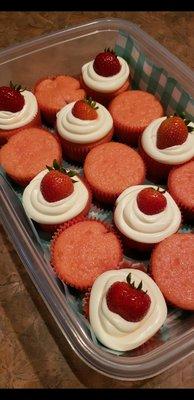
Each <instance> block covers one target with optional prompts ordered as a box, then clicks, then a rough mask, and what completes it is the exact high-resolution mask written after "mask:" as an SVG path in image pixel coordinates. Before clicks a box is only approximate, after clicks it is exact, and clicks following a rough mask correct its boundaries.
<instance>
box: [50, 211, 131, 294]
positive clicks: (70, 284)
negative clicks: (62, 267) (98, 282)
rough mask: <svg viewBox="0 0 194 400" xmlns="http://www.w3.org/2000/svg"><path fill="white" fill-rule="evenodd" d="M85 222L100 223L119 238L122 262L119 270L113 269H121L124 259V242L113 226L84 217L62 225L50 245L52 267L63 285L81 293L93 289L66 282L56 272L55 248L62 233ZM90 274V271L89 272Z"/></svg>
mask: <svg viewBox="0 0 194 400" xmlns="http://www.w3.org/2000/svg"><path fill="white" fill-rule="evenodd" d="M83 221H98V222H99V223H100V224H102V225H103V226H104V227H105V228H106V229H107V231H108V232H112V233H114V234H115V236H116V237H117V239H118V241H119V244H120V260H119V262H118V267H117V268H115V267H114V268H113V269H119V263H120V262H121V260H122V258H123V248H122V242H121V241H120V238H119V235H118V234H117V233H115V230H114V228H113V227H112V226H111V225H109V224H107V223H104V222H102V221H100V220H98V219H96V218H88V217H83V216H80V217H77V218H74V219H72V220H70V221H68V222H65V223H64V224H62V225H61V226H60V228H59V229H58V230H57V231H56V232H55V233H54V235H53V237H52V239H51V244H50V254H51V261H50V262H51V265H52V268H53V270H54V272H55V273H56V275H57V276H58V278H59V279H60V280H61V281H62V282H63V283H65V284H66V285H69V286H71V287H74V288H75V289H77V290H80V291H88V290H89V289H90V288H91V285H89V286H88V285H80V284H78V283H75V282H74V283H72V282H69V281H68V280H67V279H66V280H65V279H64V277H63V276H62V275H61V274H60V273H59V271H57V270H56V268H55V266H54V248H55V243H56V240H57V238H58V237H59V235H60V234H61V233H62V232H64V231H65V230H66V229H68V228H69V227H70V226H73V225H75V224H77V223H78V222H83ZM110 269H111V268H110ZM102 272H104V271H102ZM102 272H101V273H102ZM88 274H89V271H88ZM99 275H100V273H99ZM96 278H97V277H96Z"/></svg>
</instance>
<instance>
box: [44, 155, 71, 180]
mask: <svg viewBox="0 0 194 400" xmlns="http://www.w3.org/2000/svg"><path fill="white" fill-rule="evenodd" d="M46 168H47V169H48V170H49V171H53V170H55V171H59V172H62V173H63V174H65V175H68V176H69V177H70V178H71V181H72V183H76V182H77V181H75V180H74V179H72V177H73V176H75V175H76V174H77V172H76V171H73V170H69V171H67V170H66V169H65V168H64V167H61V166H60V165H59V163H58V162H57V160H56V159H55V160H54V161H53V166H52V167H50V166H49V165H46Z"/></svg>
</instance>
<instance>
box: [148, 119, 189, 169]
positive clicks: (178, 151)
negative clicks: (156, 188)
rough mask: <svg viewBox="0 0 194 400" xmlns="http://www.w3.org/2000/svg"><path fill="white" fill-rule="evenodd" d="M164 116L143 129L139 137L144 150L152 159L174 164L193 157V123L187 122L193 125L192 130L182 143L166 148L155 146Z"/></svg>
mask: <svg viewBox="0 0 194 400" xmlns="http://www.w3.org/2000/svg"><path fill="white" fill-rule="evenodd" d="M166 118H167V117H162V118H158V119H156V120H154V121H153V122H151V124H150V125H148V127H147V128H146V129H145V130H144V132H143V135H142V138H141V144H142V147H143V149H144V151H145V152H146V153H147V154H148V155H149V156H150V157H151V158H153V159H154V160H156V161H159V162H160V163H164V164H165V163H168V164H170V165H176V164H182V163H184V162H186V161H189V160H191V159H192V158H193V157H194V123H190V124H189V125H190V126H192V127H193V131H192V132H191V133H189V134H188V137H187V140H186V141H185V142H184V143H183V144H180V145H177V146H172V147H167V148H166V149H158V147H157V146H156V142H157V131H158V128H159V126H160V125H161V123H162V122H163V121H164V120H165V119H166Z"/></svg>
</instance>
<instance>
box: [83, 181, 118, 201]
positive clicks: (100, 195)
mask: <svg viewBox="0 0 194 400" xmlns="http://www.w3.org/2000/svg"><path fill="white" fill-rule="evenodd" d="M85 179H86V182H87V183H88V185H89V186H90V188H91V191H92V193H93V196H94V198H95V201H96V202H97V203H96V205H97V206H101V205H102V206H104V205H105V206H107V205H109V206H111V205H114V203H115V201H116V199H117V197H118V196H119V194H120V193H116V194H110V193H106V192H103V190H100V189H98V188H96V187H95V186H93V185H92V184H91V182H88V181H87V178H86V177H85ZM98 202H99V203H98Z"/></svg>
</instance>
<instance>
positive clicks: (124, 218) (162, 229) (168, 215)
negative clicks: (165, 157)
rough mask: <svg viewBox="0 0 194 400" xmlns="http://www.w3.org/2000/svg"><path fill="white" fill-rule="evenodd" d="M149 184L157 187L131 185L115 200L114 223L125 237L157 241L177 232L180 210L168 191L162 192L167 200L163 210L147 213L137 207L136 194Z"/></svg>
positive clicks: (145, 241) (148, 241) (140, 240)
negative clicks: (156, 212) (151, 213)
mask: <svg viewBox="0 0 194 400" xmlns="http://www.w3.org/2000/svg"><path fill="white" fill-rule="evenodd" d="M150 186H152V187H153V188H155V189H157V186H153V185H138V186H131V187H130V188H127V189H126V190H124V191H123V192H122V193H121V195H120V196H119V197H118V198H117V200H116V209H115V212H114V222H115V225H116V226H117V228H118V229H119V231H120V232H121V233H123V234H124V235H125V236H126V237H128V238H130V239H133V240H135V241H137V242H140V243H159V242H160V241H161V240H163V239H165V238H166V237H168V236H170V235H172V234H173V233H175V232H177V230H178V229H179V226H180V224H181V212H180V210H179V208H178V206H177V205H176V203H175V201H174V200H173V198H172V197H171V195H170V194H169V193H168V192H165V193H163V195H164V196H165V197H166V200H167V206H166V208H165V210H164V211H162V212H160V213H158V214H154V215H147V214H144V213H143V212H142V211H141V210H140V209H139V207H138V204H137V195H138V193H139V192H140V191H141V190H142V189H145V188H146V187H150Z"/></svg>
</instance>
